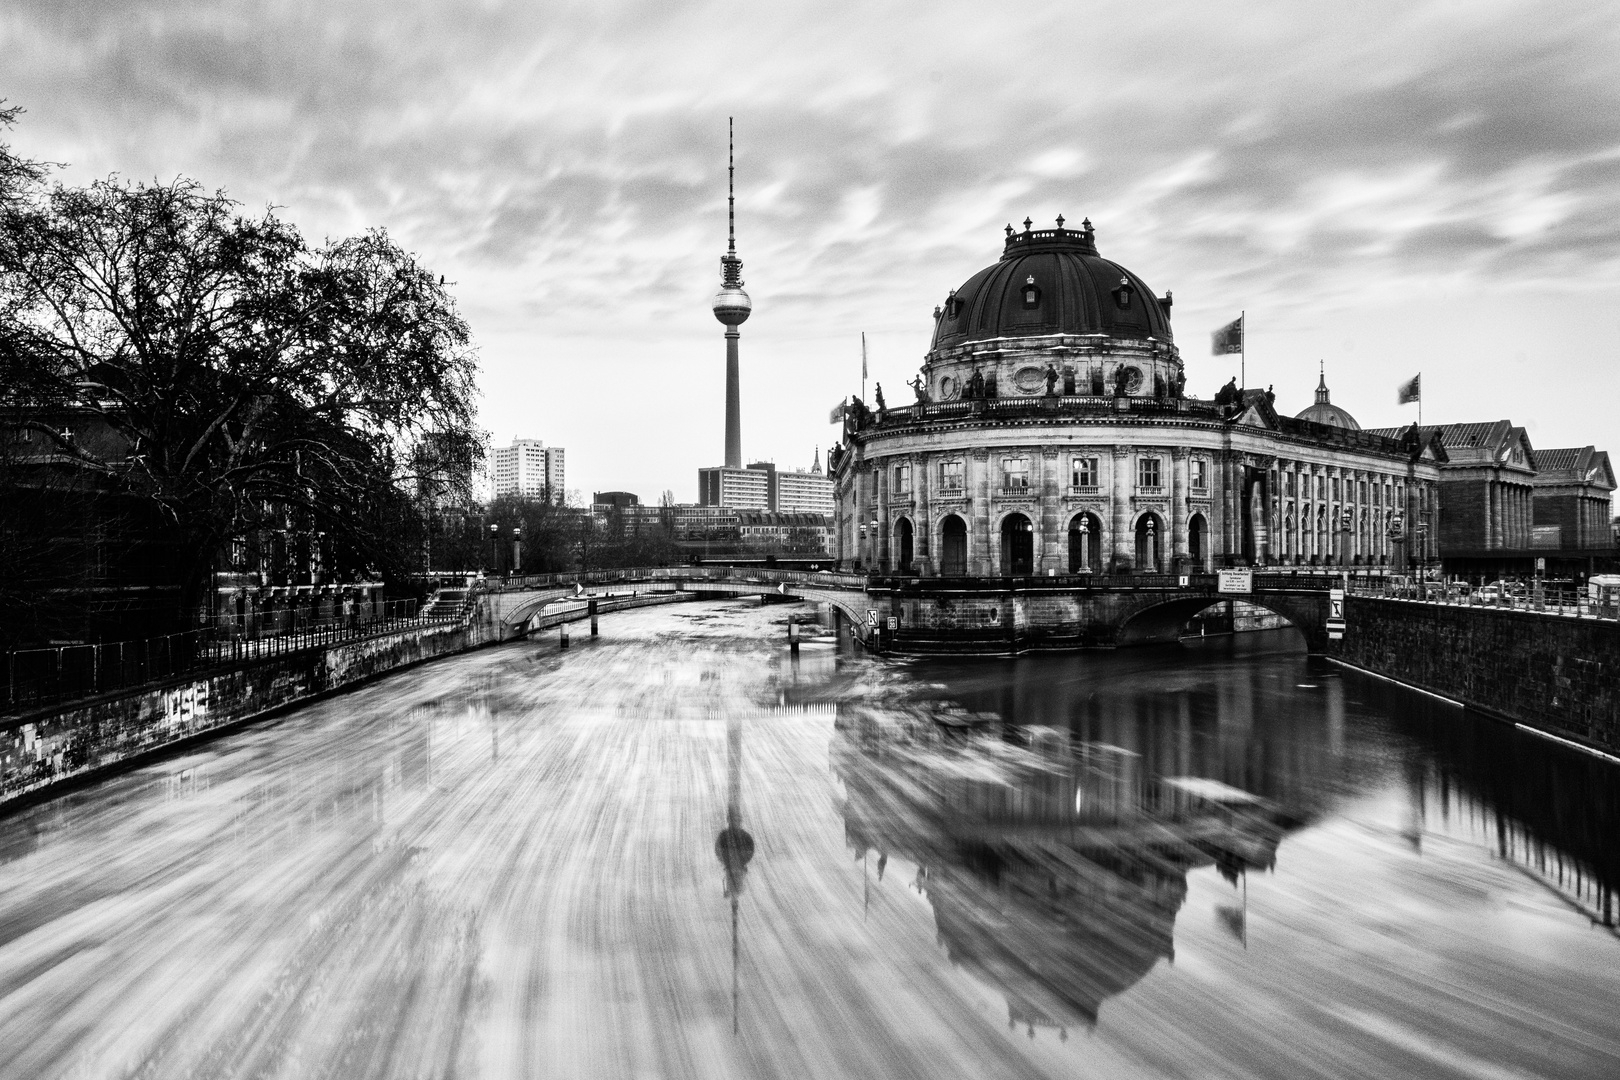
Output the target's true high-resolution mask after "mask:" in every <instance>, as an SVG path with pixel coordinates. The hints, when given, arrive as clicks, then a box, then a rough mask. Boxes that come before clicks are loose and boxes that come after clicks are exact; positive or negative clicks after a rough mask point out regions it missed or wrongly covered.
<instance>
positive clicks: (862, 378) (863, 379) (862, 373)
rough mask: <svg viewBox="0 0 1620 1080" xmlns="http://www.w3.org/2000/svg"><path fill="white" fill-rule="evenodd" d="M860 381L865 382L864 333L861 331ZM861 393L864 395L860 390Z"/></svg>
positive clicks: (863, 391)
mask: <svg viewBox="0 0 1620 1080" xmlns="http://www.w3.org/2000/svg"><path fill="white" fill-rule="evenodd" d="M861 381H862V382H865V381H866V331H865V330H862V331H861ZM861 393H863V394H864V393H866V391H865V390H862V391H861Z"/></svg>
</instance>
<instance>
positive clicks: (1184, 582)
mask: <svg viewBox="0 0 1620 1080" xmlns="http://www.w3.org/2000/svg"><path fill="white" fill-rule="evenodd" d="M1177 584H1178V585H1180V586H1181V587H1182V588H1183V589H1185V588H1186V587H1187V586H1188V585H1191V584H1192V577H1191V575H1189V574H1182V575H1181V578H1180V580H1179V581H1178V582H1177Z"/></svg>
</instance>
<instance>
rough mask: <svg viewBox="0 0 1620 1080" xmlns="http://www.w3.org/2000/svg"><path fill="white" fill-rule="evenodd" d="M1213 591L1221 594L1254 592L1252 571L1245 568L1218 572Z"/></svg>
mask: <svg viewBox="0 0 1620 1080" xmlns="http://www.w3.org/2000/svg"><path fill="white" fill-rule="evenodd" d="M1215 591H1216V592H1223V593H1252V592H1254V571H1253V570H1251V569H1249V568H1248V567H1247V566H1244V567H1240V568H1238V569H1235V570H1222V571H1220V573H1219V575H1218V577H1217V580H1216V584H1215Z"/></svg>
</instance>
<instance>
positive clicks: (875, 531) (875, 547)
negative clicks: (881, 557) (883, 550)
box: [872, 518, 879, 570]
mask: <svg viewBox="0 0 1620 1080" xmlns="http://www.w3.org/2000/svg"><path fill="white" fill-rule="evenodd" d="M878 524H879V522H878V519H877V518H873V519H872V569H873V570H876V569H878V544H879V537H878Z"/></svg>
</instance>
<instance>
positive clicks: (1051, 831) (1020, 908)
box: [832, 710, 1299, 1035]
mask: <svg viewBox="0 0 1620 1080" xmlns="http://www.w3.org/2000/svg"><path fill="white" fill-rule="evenodd" d="M832 754H833V767H834V770H835V771H836V773H837V774H838V776H839V777H840V779H841V780H842V781H843V783H844V786H845V791H846V795H847V801H846V803H845V807H844V825H845V833H846V839H847V841H848V843H849V844H850V845H851V846H852V847H853V848H854V849H855V851H856V852H858V853H864V852H866V851H868V850H870V851H875V852H877V853H879V854H880V855H881V856H884V857H887V856H891V855H893V856H898V857H901V858H904V859H907V860H909V861H912V862H915V863H916V864H917V866H918V878H919V880H918V885H919V887H920V888H921V890H922V891H923V892H924V894H925V895H926V896H927V898H928V901H929V903H930V904H931V905H932V907H933V910H934V918H935V923H936V925H937V927H938V932H939V937H940V941H941V943H942V944H943V945H944V947H945V948H946V949H947V950H948V952H949V955H950V958H951V960H952V961H953V962H955V963H957V964H959V965H961V966H962V967H964V968H966V969H968V970H969V972H970V973H972V974H974V975H976V976H977V977H979V978H981V979H983V980H985V981H987V982H989V983H991V984H993V985H994V986H996V987H997V988H998V989H999V990H1000V991H1001V992H1002V993H1003V994H1004V995H1005V997H1006V999H1007V1004H1008V1020H1009V1023H1012V1024H1021V1025H1028V1026H1029V1027H1030V1028H1031V1030H1032V1031H1033V1029H1034V1028H1036V1027H1056V1028H1058V1029H1060V1031H1062V1033H1063V1034H1064V1035H1067V1032H1068V1029H1070V1028H1074V1027H1089V1026H1091V1025H1093V1024H1095V1023H1096V1021H1097V1014H1098V1010H1099V1009H1100V1008H1101V1007H1102V1004H1103V1002H1104V1001H1105V1000H1107V999H1108V998H1109V997H1111V996H1113V995H1115V994H1118V993H1120V992H1122V991H1124V990H1126V989H1128V988H1129V987H1131V986H1132V985H1134V984H1135V983H1136V982H1137V981H1138V980H1140V979H1141V978H1142V977H1143V976H1145V975H1146V974H1147V973H1148V972H1149V971H1150V970H1152V968H1153V966H1154V964H1156V963H1157V962H1158V961H1159V959H1160V958H1161V957H1162V958H1172V959H1173V957H1174V953H1175V944H1174V938H1173V931H1174V927H1175V919H1176V913H1177V912H1178V911H1179V910H1180V908H1181V905H1182V902H1183V900H1184V899H1185V898H1186V895H1187V873H1188V871H1189V870H1192V869H1195V868H1197V867H1201V866H1210V865H1214V866H1216V867H1218V868H1219V869H1220V871H1221V872H1222V874H1223V875H1225V876H1226V877H1227V878H1228V879H1229V880H1231V881H1234V882H1237V881H1238V879H1239V876H1240V875H1242V874H1244V873H1246V871H1247V870H1249V869H1250V868H1266V867H1270V866H1271V864H1272V862H1273V860H1274V858H1275V854H1276V850H1277V844H1278V842H1279V841H1280V839H1281V838H1282V836H1283V834H1284V833H1285V832H1286V831H1287V830H1288V829H1290V828H1293V827H1295V826H1297V825H1298V824H1299V819H1298V818H1297V817H1295V816H1294V815H1293V814H1291V813H1290V812H1289V811H1288V810H1286V809H1284V808H1283V807H1281V806H1279V805H1278V804H1276V803H1274V802H1272V801H1270V800H1267V799H1262V798H1260V797H1257V796H1255V795H1251V794H1249V793H1247V792H1245V791H1243V790H1241V789H1238V788H1235V787H1231V786H1229V785H1227V784H1224V783H1222V782H1220V781H1218V780H1214V779H1209V778H1205V777H1197V776H1170V777H1163V776H1159V777H1155V776H1152V775H1150V774H1148V773H1146V772H1145V771H1144V768H1143V758H1142V756H1141V755H1139V754H1137V753H1135V752H1133V751H1130V750H1127V749H1124V748H1122V747H1119V746H1115V745H1111V744H1108V743H1101V742H1088V741H1083V740H1080V739H1077V738H1071V736H1070V734H1069V732H1068V731H1066V730H1062V729H1050V728H1048V729H1023V730H1018V731H1007V730H1005V729H1002V728H1001V727H999V726H998V725H989V726H987V727H982V728H979V729H974V728H971V727H969V726H967V724H966V723H965V722H959V723H958V725H957V726H954V727H953V726H952V725H951V724H950V723H940V722H939V720H938V718H937V717H936V716H935V715H930V712H929V711H928V710H917V711H914V712H898V713H897V712H879V711H876V710H872V711H857V712H855V713H853V714H844V715H841V716H840V718H839V725H838V731H837V734H836V736H835V738H834V741H833V748H832ZM1230 921H1231V923H1232V925H1233V929H1234V932H1236V933H1239V934H1241V932H1242V927H1241V911H1240V910H1239V911H1235V912H1234V913H1233V915H1232V917H1231V919H1230Z"/></svg>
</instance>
